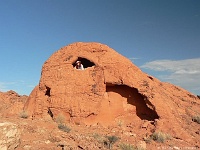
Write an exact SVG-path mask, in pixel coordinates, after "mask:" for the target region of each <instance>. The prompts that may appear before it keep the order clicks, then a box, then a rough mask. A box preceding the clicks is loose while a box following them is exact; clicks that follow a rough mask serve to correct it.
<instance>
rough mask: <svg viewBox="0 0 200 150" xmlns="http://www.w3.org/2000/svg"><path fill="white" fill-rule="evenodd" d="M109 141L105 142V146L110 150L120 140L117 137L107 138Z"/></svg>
mask: <svg viewBox="0 0 200 150" xmlns="http://www.w3.org/2000/svg"><path fill="white" fill-rule="evenodd" d="M106 138H107V140H105V141H104V145H105V146H106V147H107V148H108V149H112V145H113V144H114V143H115V142H117V140H118V139H119V138H118V137H117V136H106Z"/></svg>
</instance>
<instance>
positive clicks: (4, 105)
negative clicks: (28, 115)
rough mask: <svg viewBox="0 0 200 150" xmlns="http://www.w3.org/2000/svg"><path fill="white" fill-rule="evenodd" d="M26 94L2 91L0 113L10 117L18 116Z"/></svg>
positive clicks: (0, 93)
mask: <svg viewBox="0 0 200 150" xmlns="http://www.w3.org/2000/svg"><path fill="white" fill-rule="evenodd" d="M26 100H27V96H26V95H23V96H21V95H18V94H17V93H16V92H15V91H12V90H10V91H8V92H0V103H1V105H0V115H3V116H6V117H9V116H13V115H14V116H16V115H19V113H20V112H21V111H22V110H23V107H24V103H25V102H26Z"/></svg>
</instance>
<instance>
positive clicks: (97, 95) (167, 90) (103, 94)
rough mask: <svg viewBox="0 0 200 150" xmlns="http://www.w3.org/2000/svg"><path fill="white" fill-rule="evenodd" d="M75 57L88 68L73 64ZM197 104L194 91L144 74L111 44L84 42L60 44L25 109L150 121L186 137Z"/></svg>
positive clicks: (87, 119) (103, 120) (78, 117)
mask: <svg viewBox="0 0 200 150" xmlns="http://www.w3.org/2000/svg"><path fill="white" fill-rule="evenodd" d="M77 60H80V61H81V62H82V64H83V66H84V68H85V70H77V69H75V68H74V66H75V62H76V61H77ZM188 105H190V108H188V107H187V106H188ZM199 106H200V102H199V99H198V98H197V97H196V96H194V95H192V94H191V93H189V92H187V91H186V90H184V89H182V88H179V87H177V86H174V85H172V84H169V83H163V82H160V81H159V80H158V79H156V78H154V77H152V76H149V75H148V74H146V73H143V72H142V71H141V70H140V69H139V68H138V67H137V66H135V65H134V64H133V63H132V62H131V61H130V60H129V59H127V58H125V57H123V56H122V55H120V54H118V53H117V52H116V51H114V50H113V49H111V48H110V47H108V46H106V45H103V44H99V43H81V42H80V43H74V44H71V45H68V46H66V47H63V48H61V49H60V50H58V51H57V52H55V53H54V54H53V55H52V56H51V57H50V58H49V59H48V60H47V61H46V62H45V63H44V65H43V67H42V73H41V78H40V82H39V85H38V86H36V87H35V89H34V90H33V91H32V93H31V94H30V96H29V98H28V101H27V103H26V105H25V107H24V109H25V110H26V111H27V112H28V113H29V115H30V116H32V117H33V118H34V117H45V116H47V115H50V116H51V117H52V118H56V116H58V115H59V114H62V115H63V116H65V118H66V121H71V122H75V123H85V124H97V123H100V124H102V125H110V124H114V123H116V122H120V121H122V122H123V123H124V124H130V123H133V122H134V123H135V124H142V122H143V121H144V120H147V121H148V122H149V124H148V123H147V124H146V125H144V128H149V129H151V130H161V131H164V132H167V133H171V134H172V135H174V136H176V137H177V138H182V137H183V136H184V137H185V138H186V139H187V137H189V136H190V133H189V129H188V128H187V129H186V126H187V122H188V120H191V116H193V115H196V114H197V112H198V111H199ZM191 140H194V139H191V138H188V141H191Z"/></svg>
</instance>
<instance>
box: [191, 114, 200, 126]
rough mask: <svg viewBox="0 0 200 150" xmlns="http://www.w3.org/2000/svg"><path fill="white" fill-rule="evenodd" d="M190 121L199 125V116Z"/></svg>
mask: <svg viewBox="0 0 200 150" xmlns="http://www.w3.org/2000/svg"><path fill="white" fill-rule="evenodd" d="M192 121H194V122H196V123H198V124H200V115H199V116H193V117H192Z"/></svg>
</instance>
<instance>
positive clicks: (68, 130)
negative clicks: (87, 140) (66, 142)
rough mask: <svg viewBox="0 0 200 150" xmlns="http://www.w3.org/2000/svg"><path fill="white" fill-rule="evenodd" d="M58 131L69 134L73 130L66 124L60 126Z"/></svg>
mask: <svg viewBox="0 0 200 150" xmlns="http://www.w3.org/2000/svg"><path fill="white" fill-rule="evenodd" d="M58 129H60V130H61V131H64V132H67V133H69V132H70V131H71V129H70V128H69V127H68V126H66V125H64V124H58Z"/></svg>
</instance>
